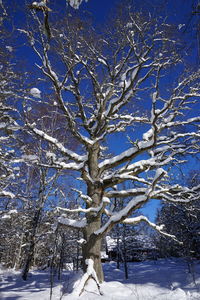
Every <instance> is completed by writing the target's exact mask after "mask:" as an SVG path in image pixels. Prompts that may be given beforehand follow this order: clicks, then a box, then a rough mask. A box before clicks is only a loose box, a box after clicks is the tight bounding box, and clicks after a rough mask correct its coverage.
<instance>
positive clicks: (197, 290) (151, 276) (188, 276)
mask: <svg viewBox="0 0 200 300" xmlns="http://www.w3.org/2000/svg"><path fill="white" fill-rule="evenodd" d="M128 267H129V279H127V280H126V279H125V278H124V271H123V264H121V268H120V270H118V269H116V263H115V262H110V263H105V264H104V272H105V282H104V283H103V284H102V285H101V292H102V293H103V295H102V296H100V295H99V293H98V289H97V287H96V284H95V282H94V281H90V282H89V284H88V285H87V287H86V291H84V293H83V294H82V295H81V297H79V299H80V300H96V299H97V300H98V299H99V300H151V299H153V300H199V299H200V261H196V262H195V263H194V267H193V272H192V273H189V269H188V265H187V262H186V260H182V259H167V260H165V259H160V260H157V261H146V262H140V263H129V265H128ZM71 278H72V272H71V271H65V272H64V273H63V276H62V282H59V281H58V280H56V282H55V284H54V287H53V295H52V300H75V299H77V298H76V297H72V296H71V295H67V294H64V295H63V292H62V291H63V290H64V291H66V290H67V289H68V287H69V286H70V282H71ZM64 281H65V287H64V289H63V288H62V283H63V282H64ZM0 299H1V300H35V299H38V300H47V299H48V300H49V299H50V275H49V273H48V272H47V271H32V272H31V274H30V275H29V278H28V280H27V281H26V282H24V281H23V280H22V279H21V278H20V273H19V272H16V271H13V270H7V269H3V268H0Z"/></svg>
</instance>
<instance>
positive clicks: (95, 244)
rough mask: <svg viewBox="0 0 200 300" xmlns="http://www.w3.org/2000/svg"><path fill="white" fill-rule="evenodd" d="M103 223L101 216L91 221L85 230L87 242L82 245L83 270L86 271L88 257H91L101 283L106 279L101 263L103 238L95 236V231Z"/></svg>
mask: <svg viewBox="0 0 200 300" xmlns="http://www.w3.org/2000/svg"><path fill="white" fill-rule="evenodd" d="M100 225H101V220H100V218H99V217H98V218H96V219H94V220H93V221H91V222H90V224H89V226H87V228H85V230H84V233H83V234H84V239H85V240H86V243H85V244H83V246H82V253H83V271H84V272H86V270H87V265H86V259H89V258H91V259H92V260H93V261H94V270H95V272H96V274H97V278H98V280H99V282H100V283H102V282H103V281H104V275H103V269H102V264H101V243H102V239H101V238H98V237H97V236H95V235H94V234H93V233H94V231H95V230H97V229H99V228H100Z"/></svg>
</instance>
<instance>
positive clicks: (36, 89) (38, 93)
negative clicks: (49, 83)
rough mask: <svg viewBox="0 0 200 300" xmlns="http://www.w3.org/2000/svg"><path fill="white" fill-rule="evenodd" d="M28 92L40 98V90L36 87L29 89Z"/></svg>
mask: <svg viewBox="0 0 200 300" xmlns="http://www.w3.org/2000/svg"><path fill="white" fill-rule="evenodd" d="M30 94H31V95H32V96H33V97H35V98H41V91H40V90H39V89H38V88H35V87H34V88H32V89H30Z"/></svg>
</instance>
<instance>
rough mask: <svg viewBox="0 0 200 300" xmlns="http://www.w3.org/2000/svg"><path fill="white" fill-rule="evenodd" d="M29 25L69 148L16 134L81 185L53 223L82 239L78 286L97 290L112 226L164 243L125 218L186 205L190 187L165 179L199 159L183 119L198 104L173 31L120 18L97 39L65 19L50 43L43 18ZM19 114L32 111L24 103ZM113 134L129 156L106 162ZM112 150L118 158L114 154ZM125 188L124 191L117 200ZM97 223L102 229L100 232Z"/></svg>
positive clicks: (194, 130)
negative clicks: (118, 205) (153, 205)
mask: <svg viewBox="0 0 200 300" xmlns="http://www.w3.org/2000/svg"><path fill="white" fill-rule="evenodd" d="M32 16H33V20H34V22H36V24H37V29H38V31H37V32H35V31H32V30H31V29H27V30H24V29H23V30H21V32H24V33H25V34H26V35H27V37H28V39H29V41H30V45H31V47H32V49H33V50H34V51H35V53H36V54H37V55H38V58H39V59H40V64H38V68H39V69H40V71H41V74H42V75H43V78H46V79H48V83H47V86H46V88H50V89H52V88H53V90H54V105H55V107H56V108H57V109H58V110H59V113H60V114H62V116H63V122H66V124H67V126H66V129H65V130H67V131H68V132H70V134H71V135H72V136H73V138H74V139H76V140H77V141H78V144H79V147H78V148H77V149H76V151H74V150H73V149H72V148H71V145H70V143H69V141H65V140H62V141H61V140H60V139H59V137H55V136H53V135H51V134H49V133H48V132H46V131H45V130H43V129H42V128H41V125H40V123H37V122H34V123H31V122H28V121H27V125H26V126H27V129H28V130H29V132H30V133H32V134H34V135H37V136H38V137H40V138H41V139H43V140H44V141H45V142H46V143H49V144H51V145H52V146H53V149H54V150H55V151H54V155H52V157H51V163H49V164H47V165H46V166H47V167H49V168H57V169H61V170H71V172H72V171H73V172H74V174H75V176H77V177H78V178H79V179H81V182H82V184H81V190H80V189H79V190H77V193H78V194H79V196H80V197H81V198H82V202H81V203H80V206H79V207H77V208H75V209H70V208H61V207H59V208H58V209H59V210H60V212H62V213H63V215H62V216H60V217H59V219H58V222H59V223H60V224H63V225H64V226H68V227H72V228H76V229H77V230H81V231H82V232H83V237H84V239H83V241H82V253H83V269H84V271H85V272H86V273H85V276H84V278H83V281H86V280H87V279H88V277H89V276H92V277H94V278H95V279H96V280H98V281H99V282H102V281H103V271H102V266H101V253H100V251H101V241H102V238H103V237H104V236H105V235H106V234H107V233H108V232H109V231H110V230H111V229H112V228H113V226H114V225H115V224H117V223H123V224H137V223H139V222H146V223H148V224H149V225H150V226H152V227H153V228H154V229H156V230H158V231H160V232H162V233H163V234H165V235H168V234H167V233H165V232H164V230H163V227H162V226H157V225H155V224H153V223H152V222H150V221H149V220H148V219H147V218H146V217H145V216H137V217H132V218H131V215H132V213H133V212H134V211H136V210H137V209H139V208H141V207H142V206H143V205H144V204H145V203H147V202H148V201H149V200H150V199H161V200H165V201H170V202H189V201H192V200H193V199H195V198H196V195H197V193H198V187H193V188H191V189H188V188H187V187H184V186H181V185H173V184H171V183H170V177H169V175H168V174H170V170H171V169H172V168H173V166H174V165H177V164H181V163H182V162H183V161H186V160H187V158H188V156H189V154H191V153H196V152H198V150H199V148H198V142H199V137H200V132H199V125H198V124H199V121H200V117H199V116H198V115H197V114H196V111H195V110H192V107H193V106H194V107H195V103H197V101H198V97H199V96H200V93H199V73H198V72H196V73H190V72H189V71H188V70H184V64H183V62H182V61H181V59H180V57H179V55H178V54H177V52H176V49H177V47H179V43H178V42H176V30H175V28H174V27H173V26H171V25H169V24H166V23H165V22H164V21H162V20H161V19H158V20H155V19H151V16H150V15H145V14H142V13H137V12H135V13H133V12H132V11H131V10H130V9H129V10H127V11H126V17H125V18H124V17H118V18H115V21H113V26H112V28H110V29H108V28H107V29H106V32H105V33H96V32H95V31H94V29H93V28H92V27H91V26H89V25H87V23H84V21H82V20H80V19H72V18H70V17H69V19H67V20H64V21H63V23H61V22H59V25H56V24H54V25H52V24H50V28H51V33H52V36H53V38H52V39H51V40H50V41H49V39H48V38H47V36H46V35H45V34H44V30H43V21H44V20H43V17H42V16H41V15H39V14H38V12H37V11H32ZM42 75H41V76H42ZM172 76H173V82H172V83H171V84H170V86H168V80H169V78H172ZM170 82H171V81H170ZM138 103H139V105H140V104H142V105H143V106H144V107H145V108H146V113H145V112H144V111H140V110H139V109H138V106H137V105H138ZM29 105H31V106H32V107H34V102H29ZM188 111H189V113H187V114H186V112H188ZM180 128H183V129H184V130H180ZM132 129H135V131H132ZM118 132H127V133H128V134H129V139H128V141H129V147H128V148H127V150H125V151H121V152H120V153H119V154H113V152H114V151H115V149H113V148H114V147H112V143H110V139H112V136H114V137H115V136H116V135H117V133H118ZM124 136H125V135H124ZM105 143H106V146H107V148H105ZM116 147H118V148H119V149H118V151H117V152H119V151H120V146H119V145H116ZM183 157H184V159H183ZM125 181H130V182H131V183H132V186H133V188H130V189H125V190H123V189H122V190H121V189H120V186H121V185H120V184H121V183H124V182H125ZM116 186H117V189H112V188H113V187H116ZM128 196H129V197H130V196H131V200H130V201H129V202H128V203H127V205H126V206H125V207H124V208H122V209H120V210H119V211H117V212H116V211H115V212H113V211H112V210H111V209H110V207H111V203H112V201H114V199H116V198H117V199H123V198H125V197H128ZM74 213H79V217H78V218H77V219H73V218H70V217H69V215H70V214H72V215H73V214H74ZM104 214H106V215H107V217H108V219H107V221H105V222H102V215H104ZM93 268H94V269H93ZM95 274H96V275H95ZM83 285H84V284H83V282H82V283H81V286H83ZM81 289H82V287H81V288H80V289H78V290H77V291H76V293H77V294H80V292H81Z"/></svg>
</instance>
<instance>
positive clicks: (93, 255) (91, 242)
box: [82, 142, 104, 283]
mask: <svg viewBox="0 0 200 300" xmlns="http://www.w3.org/2000/svg"><path fill="white" fill-rule="evenodd" d="M99 155H100V145H99V143H98V142H97V143H95V144H94V145H93V146H92V147H91V148H90V149H89V155H88V169H89V174H90V177H91V178H92V182H91V181H89V182H88V183H87V194H88V196H89V197H90V198H91V199H92V203H91V204H90V203H89V204H87V208H90V207H91V206H92V207H99V205H100V204H101V201H102V197H103V188H102V184H101V181H100V174H99V167H98V160H99ZM87 224H88V225H87V226H86V228H84V230H83V236H84V239H85V241H86V242H85V244H83V246H82V253H83V271H84V272H86V270H87V264H86V261H85V260H86V259H89V258H90V259H92V260H93V261H94V270H95V272H96V275H97V278H98V280H99V282H100V283H101V282H103V281H104V276H103V269H102V265H101V243H102V238H100V237H98V236H96V235H94V234H93V233H94V232H95V231H96V230H98V229H99V228H100V227H101V212H100V211H99V212H98V213H95V212H90V213H88V214H87Z"/></svg>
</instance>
